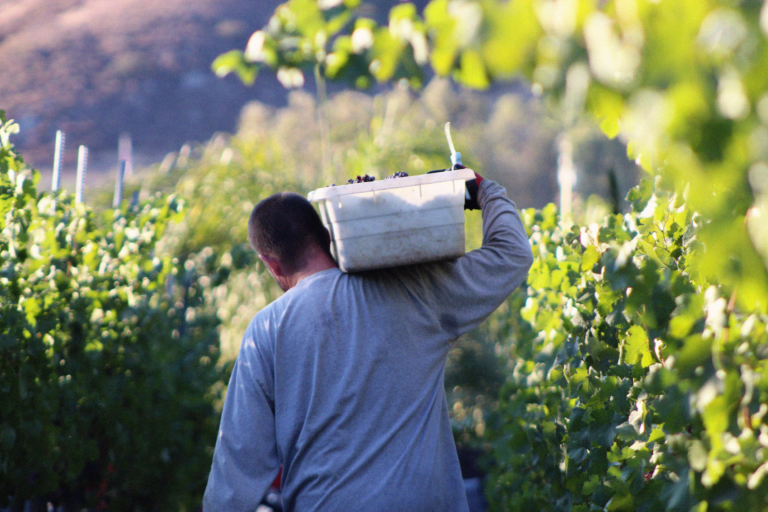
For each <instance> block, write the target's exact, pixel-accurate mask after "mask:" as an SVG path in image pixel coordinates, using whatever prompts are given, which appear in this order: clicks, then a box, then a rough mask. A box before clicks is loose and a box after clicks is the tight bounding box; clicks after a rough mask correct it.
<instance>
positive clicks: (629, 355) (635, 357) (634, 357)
mask: <svg viewBox="0 0 768 512" xmlns="http://www.w3.org/2000/svg"><path fill="white" fill-rule="evenodd" d="M621 348H622V350H621V353H622V358H621V362H623V363H629V364H636V363H640V364H641V365H642V367H643V368H647V367H649V366H650V365H652V364H653V363H654V359H653V354H652V353H651V349H650V346H649V343H648V333H647V332H645V329H643V328H642V327H640V326H639V325H633V326H632V327H630V328H629V330H628V331H627V334H626V336H625V337H624V339H623V341H622V347H621Z"/></svg>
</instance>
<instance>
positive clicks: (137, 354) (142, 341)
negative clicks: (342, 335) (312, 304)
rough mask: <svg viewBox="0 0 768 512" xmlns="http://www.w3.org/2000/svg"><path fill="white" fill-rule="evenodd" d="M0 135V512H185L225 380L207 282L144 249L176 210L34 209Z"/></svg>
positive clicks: (173, 203)
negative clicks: (57, 511)
mask: <svg viewBox="0 0 768 512" xmlns="http://www.w3.org/2000/svg"><path fill="white" fill-rule="evenodd" d="M0 126H2V130H0V139H2V146H1V147H0V228H1V230H2V231H1V234H0V295H1V296H2V298H1V299H0V402H2V404H3V406H2V408H1V409H0V419H1V423H0V501H2V502H7V500H8V499H9V497H10V498H11V499H12V500H13V503H12V507H13V508H14V509H18V510H21V507H22V506H23V504H24V502H25V500H27V499H30V498H33V497H35V498H44V499H45V500H47V501H51V502H53V503H61V504H63V505H65V506H67V507H69V508H73V509H74V508H78V509H79V508H82V507H97V508H99V507H100V508H103V507H104V505H103V502H104V500H108V501H109V508H110V510H161V509H163V510H164V509H169V508H173V507H174V506H176V507H178V506H186V507H191V506H195V505H196V504H197V503H199V500H200V498H201V495H202V491H203V489H204V486H205V481H206V477H207V474H208V470H209V468H210V456H211V451H212V443H213V442H214V440H215V438H216V429H217V425H218V418H217V415H216V414H215V411H214V407H213V402H214V400H215V399H216V398H217V392H216V389H215V388H213V386H214V385H215V384H216V383H217V382H219V381H220V380H221V379H223V378H224V375H225V374H226V371H225V370H226V369H225V368H222V367H221V366H219V365H217V359H218V341H217V338H216V330H215V329H216V326H217V324H218V321H217V320H216V318H215V317H212V316H211V315H210V314H209V313H208V311H209V307H208V305H206V304H205V302H204V296H205V294H204V293H203V292H204V291H205V290H207V289H208V290H209V289H210V288H211V286H214V285H215V284H216V283H215V282H214V281H215V278H216V276H213V279H212V278H211V277H209V276H204V275H203V276H201V275H200V274H199V272H198V271H197V266H198V264H202V263H204V262H202V261H196V260H192V259H190V260H187V261H184V262H183V264H180V263H179V261H178V260H172V259H171V257H170V256H164V255H162V254H160V253H158V252H157V251H156V249H155V247H156V244H157V242H158V240H159V239H160V237H161V236H162V235H163V232H164V231H165V230H166V228H167V226H168V225H169V223H171V222H172V221H174V220H177V219H178V218H179V216H180V214H181V212H182V208H183V203H182V202H180V201H179V200H178V199H176V198H175V197H173V196H169V197H162V196H156V197H153V198H151V199H150V200H148V201H145V202H143V203H141V204H134V205H131V206H124V207H123V208H121V209H115V210H109V211H107V212H105V213H104V219H103V220H100V219H98V218H96V217H95V215H94V213H93V212H92V211H91V210H89V209H88V208H86V207H84V206H83V205H82V204H74V201H73V199H72V197H71V196H69V195H67V194H66V193H61V194H58V195H52V194H49V193H44V194H40V195H38V194H37V191H36V188H35V184H36V183H37V181H38V180H39V175H38V173H37V171H34V170H29V169H27V168H26V167H25V164H24V162H23V160H22V158H21V157H20V156H19V155H18V154H16V153H15V151H14V149H13V146H12V145H11V144H10V142H9V139H8V136H9V134H10V133H13V131H14V130H15V129H16V125H14V124H13V123H11V122H7V123H6V121H5V118H4V114H3V113H2V112H0ZM198 259H199V258H198ZM3 506H5V503H3Z"/></svg>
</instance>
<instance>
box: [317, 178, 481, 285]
mask: <svg viewBox="0 0 768 512" xmlns="http://www.w3.org/2000/svg"><path fill="white" fill-rule="evenodd" d="M474 177H475V174H474V172H472V170H470V169H460V170H456V171H445V172H440V173H433V174H424V175H421V176H408V177H405V178H395V179H391V180H381V181H373V182H367V183H354V184H351V185H339V186H335V187H326V188H321V189H317V190H314V191H312V192H310V193H309V196H308V199H309V200H310V201H312V202H314V203H316V204H317V206H318V209H319V211H320V217H321V218H322V220H323V224H324V225H325V227H326V228H328V231H330V233H331V240H332V243H331V251H332V253H333V256H334V257H335V258H336V261H337V262H338V263H339V267H340V268H341V270H343V271H344V272H358V271H362V270H371V269H377V268H386V267H396V266H400V265H410V264H414V263H425V262H428V261H438V260H443V259H449V258H457V257H459V256H461V255H463V254H464V198H465V182H466V181H467V180H469V179H473V178H474Z"/></svg>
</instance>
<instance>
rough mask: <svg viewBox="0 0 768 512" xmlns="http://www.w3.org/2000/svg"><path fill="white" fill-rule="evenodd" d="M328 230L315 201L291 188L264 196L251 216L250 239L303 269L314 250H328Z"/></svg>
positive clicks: (287, 264) (266, 251)
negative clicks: (315, 206)
mask: <svg viewBox="0 0 768 512" xmlns="http://www.w3.org/2000/svg"><path fill="white" fill-rule="evenodd" d="M327 233H328V232H327V231H326V229H325V227H324V226H323V223H322V221H321V220H320V216H319V215H318V214H317V212H316V211H315V209H314V207H313V206H312V204H311V203H310V202H309V201H307V200H306V199H305V198H304V197H302V196H300V195H299V194H294V193H291V192H280V193H278V194H274V195H272V196H270V197H268V198H266V199H264V200H263V201H261V202H260V203H259V204H257V205H256V207H255V208H254V209H253V211H252V212H251V218H250V219H249V220H248V241H249V242H250V243H251V246H252V247H253V249H254V250H255V251H256V252H257V253H259V254H268V255H270V256H274V257H276V258H277V259H278V260H280V262H281V263H282V264H283V266H284V267H285V268H286V270H287V271H289V272H296V271H298V270H301V268H302V267H303V266H304V265H305V263H306V258H307V256H309V255H310V254H311V253H312V252H313V251H316V250H320V251H322V252H325V253H326V254H328V252H329V248H328V238H327V236H328V235H327Z"/></svg>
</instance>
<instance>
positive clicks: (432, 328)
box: [203, 179, 533, 512]
mask: <svg viewBox="0 0 768 512" xmlns="http://www.w3.org/2000/svg"><path fill="white" fill-rule="evenodd" d="M479 201H480V204H481V205H482V210H483V211H482V213H483V245H482V247H481V248H480V249H478V250H475V251H471V252H469V253H467V254H466V255H464V256H463V257H461V258H458V259H456V260H452V261H446V262H440V263H433V264H424V265H414V266H408V267H400V268H396V269H388V270H381V271H372V272H365V273H360V274H344V273H342V272H341V271H339V270H338V269H330V270H325V271H322V272H318V273H316V274H313V275H311V276H309V277H307V278H305V279H303V280H301V281H299V283H298V284H297V285H296V286H295V287H294V288H292V289H290V290H289V291H287V292H286V293H285V294H284V295H283V296H282V297H280V298H279V299H278V300H276V301H274V302H273V303H272V304H270V305H269V306H267V307H266V308H264V309H262V310H261V311H260V312H259V313H258V314H257V315H256V316H255V317H254V319H253V321H252V322H251V324H250V325H249V327H248V329H247V331H246V333H245V336H244V338H243V342H242V346H241V348H240V353H239V355H238V358H237V361H236V363H235V367H234V370H233V373H232V377H231V380H230V383H229V388H228V391H227V397H226V401H225V405H224V411H223V414H222V419H221V426H220V428H219V435H218V439H217V441H216V449H215V453H214V458H213V465H212V467H211V474H210V477H209V480H208V487H207V489H206V492H205V500H204V505H203V510H204V512H217V511H227V512H234V511H241V510H242V511H251V512H252V511H254V510H255V509H256V507H257V506H258V503H259V501H260V500H261V499H262V497H263V496H264V494H265V492H266V491H267V489H268V487H269V485H270V483H271V482H272V480H273V479H274V478H275V476H276V475H277V473H278V470H279V468H280V466H281V464H282V466H283V474H282V483H283V488H282V495H283V506H284V508H285V510H286V511H294V510H295V511H300V512H308V511H340V510H361V511H392V510H414V511H435V512H447V511H461V512H464V511H467V510H468V507H467V501H466V496H465V494H464V486H463V482H462V478H461V471H460V468H459V462H458V457H457V455H456V448H455V445H454V441H453V436H452V433H451V428H450V424H449V420H448V410H447V405H446V398H445V391H444V387H443V374H444V369H445V362H446V358H447V355H448V351H449V349H450V347H451V342H452V341H454V340H455V339H456V338H458V337H459V336H460V335H462V334H463V333H465V332H467V331H469V330H470V329H472V328H474V327H475V326H477V325H478V324H479V323H480V322H481V321H482V320H483V319H485V318H486V317H487V316H488V315H489V314H491V313H492V312H493V311H494V310H495V309H496V308H497V307H498V306H499V304H501V302H503V301H504V299H505V298H506V297H507V296H508V295H509V294H510V293H511V292H512V291H513V290H514V289H515V288H516V287H517V286H518V285H519V284H520V283H521V282H522V281H523V280H524V279H525V277H526V275H527V272H528V268H529V267H530V265H531V262H532V259H533V256H532V254H531V249H530V245H529V244H528V239H527V237H526V234H525V230H524V228H523V226H522V223H521V221H520V217H519V215H518V213H517V210H516V209H515V205H514V203H512V201H510V200H509V199H508V198H507V197H506V196H505V193H504V189H503V188H502V187H501V186H499V185H498V184H496V183H494V182H492V181H489V180H487V179H486V180H484V181H483V182H482V183H481V185H480V189H479Z"/></svg>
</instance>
